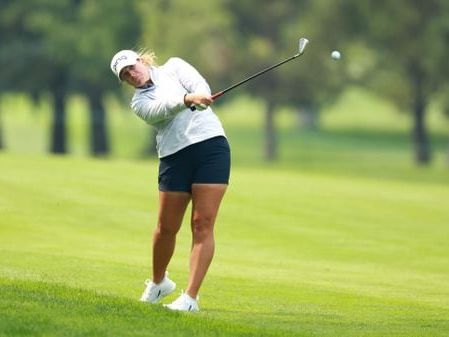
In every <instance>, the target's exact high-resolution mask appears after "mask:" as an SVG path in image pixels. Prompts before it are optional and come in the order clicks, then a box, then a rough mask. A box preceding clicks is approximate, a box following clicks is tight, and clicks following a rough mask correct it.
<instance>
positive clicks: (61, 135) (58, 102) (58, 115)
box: [50, 88, 67, 154]
mask: <svg viewBox="0 0 449 337" xmlns="http://www.w3.org/2000/svg"><path fill="white" fill-rule="evenodd" d="M53 97H54V107H53V125H52V134H51V142H50V151H51V152H52V153H59V154H65V153H67V130H66V119H67V114H66V111H65V95H64V92H63V90H60V89H59V88H58V89H55V90H53Z"/></svg>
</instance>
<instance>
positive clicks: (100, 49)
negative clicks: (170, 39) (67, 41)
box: [70, 0, 141, 155]
mask: <svg viewBox="0 0 449 337" xmlns="http://www.w3.org/2000/svg"><path fill="white" fill-rule="evenodd" d="M134 4H135V2H132V1H131V2H130V1H127V0H115V1H108V0H99V1H84V2H82V3H81V6H80V8H79V12H78V18H77V22H76V27H75V28H76V31H77V33H76V35H77V39H76V40H74V41H73V43H74V45H75V55H76V62H75V63H74V64H73V65H72V67H71V71H70V75H71V79H72V83H73V90H76V91H79V92H81V93H82V94H84V95H85V96H86V97H87V99H88V102H89V107H90V117H91V118H90V125H91V127H90V144H91V146H90V148H91V153H92V154H93V155H106V154H108V152H109V147H110V146H109V140H108V134H107V124H106V112H105V107H104V97H105V95H106V93H108V92H116V93H117V92H119V90H120V85H119V83H118V81H117V78H115V77H114V75H113V74H112V73H111V70H110V68H109V64H110V61H111V58H112V56H113V55H114V54H115V53H116V52H117V51H119V50H120V49H131V48H133V47H134V46H135V45H136V43H137V40H138V39H139V37H140V26H141V22H140V19H139V17H138V15H137V10H136V8H135V6H134ZM111 18H113V19H112V20H111Z"/></svg>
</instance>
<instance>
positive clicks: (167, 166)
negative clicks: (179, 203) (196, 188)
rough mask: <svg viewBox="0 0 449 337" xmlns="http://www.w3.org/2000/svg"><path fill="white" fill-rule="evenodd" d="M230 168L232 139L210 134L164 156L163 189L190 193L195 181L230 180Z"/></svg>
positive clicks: (198, 182)
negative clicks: (197, 141)
mask: <svg viewBox="0 0 449 337" xmlns="http://www.w3.org/2000/svg"><path fill="white" fill-rule="evenodd" d="M230 171H231V151H230V148H229V144H228V140H227V139H226V138H225V137H223V136H219V137H214V138H210V139H207V140H204V141H202V142H199V143H196V144H192V145H189V146H187V147H185V148H184V149H182V150H179V151H178V152H176V153H174V154H172V155H169V156H167V157H163V158H161V159H160V163H159V191H163V192H167V191H172V192H174V191H180V192H189V193H190V192H191V191H192V184H228V183H229V174H230Z"/></svg>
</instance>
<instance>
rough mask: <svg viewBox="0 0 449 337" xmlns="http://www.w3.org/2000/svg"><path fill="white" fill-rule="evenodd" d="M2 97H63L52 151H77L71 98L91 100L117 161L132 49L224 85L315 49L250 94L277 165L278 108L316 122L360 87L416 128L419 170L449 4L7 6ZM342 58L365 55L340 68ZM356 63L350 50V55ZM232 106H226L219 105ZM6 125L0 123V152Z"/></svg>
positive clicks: (95, 131)
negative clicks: (119, 70)
mask: <svg viewBox="0 0 449 337" xmlns="http://www.w3.org/2000/svg"><path fill="white" fill-rule="evenodd" d="M0 4H1V10H0V64H2V65H3V69H2V71H1V76H0V93H5V92H14V91H20V92H27V93H29V94H30V95H31V97H34V98H36V99H38V98H39V97H40V96H41V95H43V94H46V93H51V97H52V99H53V104H52V105H53V124H52V127H51V141H50V144H51V146H50V149H49V150H50V151H51V152H53V153H65V152H66V151H67V144H66V138H67V137H66V100H67V97H69V96H70V95H72V94H75V93H77V94H82V95H84V96H85V97H86V98H87V101H88V103H89V110H90V140H91V141H90V143H91V153H92V154H93V155H105V154H107V153H108V152H109V141H108V134H107V126H106V122H107V121H106V118H105V107H104V103H103V101H104V97H105V96H106V95H107V94H110V93H114V94H116V95H119V96H123V90H122V89H121V88H120V86H119V85H118V84H117V80H116V79H115V78H114V77H113V76H112V74H111V73H110V70H109V62H110V59H111V57H112V55H113V54H114V53H115V52H116V51H118V50H120V49H136V48H139V47H148V48H150V49H152V50H154V51H156V53H157V54H158V56H159V60H165V59H167V58H168V57H169V56H173V55H177V56H181V57H183V58H184V59H186V60H187V61H189V62H190V63H192V64H194V65H195V66H196V67H197V68H198V69H199V70H200V71H201V73H203V75H204V76H205V77H206V78H207V79H208V81H209V83H211V85H212V87H219V88H223V87H226V86H227V85H228V84H231V83H233V82H235V81H237V80H240V79H242V78H243V76H245V75H248V74H250V73H252V72H254V71H256V70H259V69H261V68H264V67H266V66H267V65H271V64H273V63H274V62H277V61H279V60H281V59H283V58H285V57H288V56H290V55H293V54H294V53H295V52H296V48H297V41H298V38H299V37H300V36H306V37H308V38H309V39H310V40H311V45H310V48H309V50H307V62H302V63H300V64H298V66H297V67H296V68H295V69H297V72H292V71H291V68H289V67H284V68H282V67H281V68H279V69H278V70H277V71H275V72H270V73H267V74H266V75H264V77H263V78H262V79H261V80H258V81H254V82H252V83H250V84H249V85H247V86H245V87H244V88H242V90H245V91H246V92H247V93H248V94H250V95H254V96H257V97H259V98H262V99H263V100H264V102H265V104H264V105H265V109H264V110H265V111H264V112H263V113H264V114H265V135H266V136H265V147H264V148H265V156H266V158H267V159H270V160H273V159H276V156H277V139H276V129H275V126H274V125H275V123H274V118H275V111H276V110H277V108H279V107H281V106H292V107H295V108H296V109H301V110H304V111H307V112H308V113H309V114H310V115H311V116H319V112H320V111H321V110H322V109H323V108H325V107H326V106H328V105H330V104H332V103H333V102H335V100H336V99H338V97H339V95H340V94H341V93H342V92H343V91H344V90H345V88H346V87H347V86H348V85H359V86H363V87H366V88H369V89H370V90H373V91H375V92H376V93H377V94H378V95H379V96H381V97H383V98H386V99H388V100H389V101H391V102H393V103H394V104H395V105H396V106H397V107H398V108H399V109H400V110H401V111H404V112H406V113H409V114H410V117H411V118H412V119H413V121H414V123H413V125H414V126H413V129H412V130H411V136H412V140H413V142H414V145H415V147H414V148H415V158H416V161H417V162H418V163H421V164H426V163H429V162H430V161H431V148H430V142H429V135H428V130H427V128H426V124H425V120H426V114H427V113H428V106H429V103H430V102H433V101H434V100H438V101H439V102H440V104H441V106H442V109H444V110H446V111H449V98H448V97H449V95H447V93H449V85H448V84H449V81H448V78H449V76H448V75H449V65H448V62H447V61H446V55H448V49H449V24H448V22H449V3H448V2H447V0H428V1H421V0H397V1H394V2H393V1H385V0H377V1H375V0H358V1H357V0H336V1H328V0H314V1H311V0H302V1H299V0H297V1H294V0H283V1H271V0H258V1H255V0H245V1H237V0H209V1H207V2H204V1H199V0H191V1H189V2H186V1H181V0H153V1H143V0H113V1H110V0H97V1H90V0H33V1H32V0H1V1H0ZM331 49H341V50H345V51H350V50H357V51H358V55H363V57H360V58H359V59H351V58H350V57H348V59H343V60H342V61H341V62H340V63H339V66H338V67H336V66H335V64H334V63H332V61H331V60H330V58H329V52H330V50H331ZM346 54H347V53H346ZM217 103H220V102H217ZM1 144H2V140H1V125H0V146H1Z"/></svg>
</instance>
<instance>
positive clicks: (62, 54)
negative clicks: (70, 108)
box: [0, 0, 74, 153]
mask: <svg viewBox="0 0 449 337" xmlns="http://www.w3.org/2000/svg"><path fill="white" fill-rule="evenodd" d="M71 5H74V0H73V1H71V0H61V1H58V2H52V1H45V0H37V1H31V0H15V1H4V2H3V4H2V11H1V14H0V15H1V20H0V21H1V22H2V24H1V27H2V28H1V31H2V49H1V51H0V61H1V62H2V64H7V65H8V67H4V68H3V69H2V80H1V81H2V82H3V83H4V85H6V87H7V90H9V91H12V90H20V91H24V92H28V93H30V94H31V95H32V96H33V97H36V96H38V95H40V94H42V93H45V92H48V91H50V92H51V93H52V95H53V98H54V111H53V116H54V118H53V125H52V136H51V151H52V152H54V153H65V152H66V151H67V145H66V129H65V124H66V123H65V120H66V112H65V97H66V92H67V84H68V76H67V73H68V65H69V64H70V63H71V61H73V58H72V55H73V53H72V51H73V49H72V48H71V44H70V42H69V41H70V40H71V39H70V35H69V34H68V33H70V31H69V30H68V28H67V27H70V22H71V21H72V20H73V12H74V11H73V8H71V7H70V6H71Z"/></svg>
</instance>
